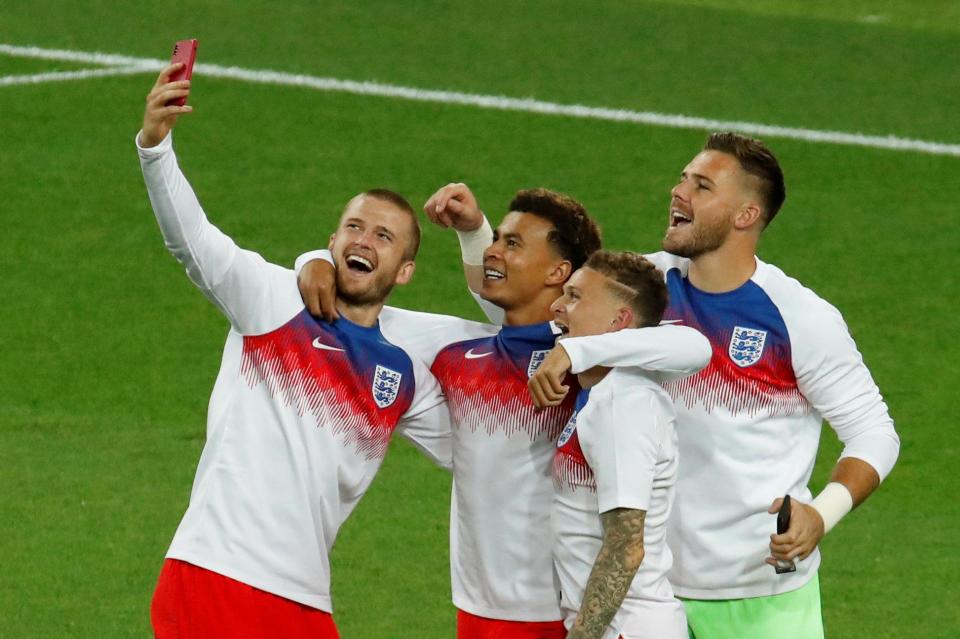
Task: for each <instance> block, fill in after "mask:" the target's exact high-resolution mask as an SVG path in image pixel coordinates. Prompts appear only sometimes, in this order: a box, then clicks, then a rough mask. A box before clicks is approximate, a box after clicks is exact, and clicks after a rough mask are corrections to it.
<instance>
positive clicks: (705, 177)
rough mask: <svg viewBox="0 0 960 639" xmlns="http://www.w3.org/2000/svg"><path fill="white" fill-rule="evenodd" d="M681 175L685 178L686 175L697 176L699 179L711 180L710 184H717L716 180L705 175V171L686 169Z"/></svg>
mask: <svg viewBox="0 0 960 639" xmlns="http://www.w3.org/2000/svg"><path fill="white" fill-rule="evenodd" d="M680 177H683V178H685V177H695V178H697V179H698V180H706V181H707V182H709V183H710V184H716V182H714V181H713V180H711V179H710V178H708V177H707V176H706V175H704V174H703V173H687V172H686V171H684V172H683V173H681V174H680Z"/></svg>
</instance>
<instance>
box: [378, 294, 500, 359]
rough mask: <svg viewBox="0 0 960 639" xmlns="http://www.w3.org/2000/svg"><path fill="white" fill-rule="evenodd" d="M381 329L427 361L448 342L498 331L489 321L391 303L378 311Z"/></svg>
mask: <svg viewBox="0 0 960 639" xmlns="http://www.w3.org/2000/svg"><path fill="white" fill-rule="evenodd" d="M380 329H381V331H382V332H383V334H384V336H385V337H386V338H387V339H389V340H390V341H391V342H393V343H395V344H397V345H399V346H400V347H402V348H404V349H406V350H409V351H410V352H411V353H412V354H413V355H414V356H416V357H419V358H420V359H422V360H423V361H424V362H427V363H429V362H432V361H433V360H434V358H435V357H436V356H437V353H438V352H439V351H440V350H441V349H443V348H444V347H445V346H447V345H449V344H451V343H454V342H458V341H462V340H466V339H471V338H478V337H485V336H490V335H495V334H496V332H497V327H496V326H493V325H491V324H483V323H481V322H473V321H470V320H465V319H461V318H459V317H454V316H452V315H440V314H437V313H424V312H421V311H409V310H406V309H402V308H396V307H393V306H384V307H383V310H382V311H380Z"/></svg>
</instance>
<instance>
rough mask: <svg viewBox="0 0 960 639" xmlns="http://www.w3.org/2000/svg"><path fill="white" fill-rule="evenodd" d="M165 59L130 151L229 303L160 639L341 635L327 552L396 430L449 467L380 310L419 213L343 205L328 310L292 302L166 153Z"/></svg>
mask: <svg viewBox="0 0 960 639" xmlns="http://www.w3.org/2000/svg"><path fill="white" fill-rule="evenodd" d="M179 66H180V65H171V66H170V67H168V68H166V69H165V70H164V71H163V72H162V73H161V74H160V76H159V78H158V79H157V82H156V84H155V86H154V88H153V90H152V91H151V92H150V94H149V96H148V97H147V107H146V112H145V114H144V120H143V129H142V130H141V132H140V133H139V135H138V136H137V148H138V152H139V155H140V163H141V168H142V170H143V175H144V180H145V181H146V185H147V191H148V193H149V195H150V202H151V204H152V205H153V209H154V213H155V214H156V217H157V222H158V223H159V225H160V230H161V231H162V233H163V237H164V240H165V242H166V245H167V248H168V249H170V251H171V252H172V253H173V254H174V256H175V257H176V258H177V259H178V260H179V261H180V262H181V263H182V264H183V265H184V266H185V267H186V270H187V274H188V276H189V277H190V279H191V280H192V281H193V282H194V284H196V285H197V287H199V288H200V290H201V291H202V292H203V294H204V295H205V296H206V297H207V298H208V299H209V300H210V301H211V302H212V303H213V304H214V305H215V306H216V307H217V308H218V309H219V310H220V311H221V312H222V313H223V314H224V315H225V316H226V318H227V319H228V320H229V322H230V332H229V335H228V337H227V342H226V345H225V346H224V350H223V360H222V363H221V367H220V373H219V375H218V377H217V382H216V385H215V387H214V389H213V394H212V396H211V398H210V406H209V412H208V419H207V441H206V444H205V446H204V449H203V453H202V455H201V457H200V463H199V466H198V468H197V474H196V478H195V480H194V484H193V491H192V493H191V496H190V504H189V506H188V508H187V512H186V513H185V514H184V516H183V520H182V521H181V522H180V526H179V527H178V529H177V532H176V535H175V536H174V539H173V542H172V544H171V545H170V549H169V551H168V552H167V560H166V562H165V564H164V567H163V570H162V572H161V575H160V581H159V584H158V585H157V590H156V593H155V595H154V600H153V607H152V619H153V627H154V632H155V635H156V637H157V638H158V639H194V638H195V639H217V638H219V637H224V638H226V637H230V638H231V639H237V638H240V637H242V638H250V639H254V638H255V639H267V638H268V637H269V638H274V637H284V638H285V639H290V638H297V637H303V638H307V637H309V638H310V639H331V638H336V637H337V636H338V635H337V630H336V626H335V625H334V623H333V619H332V618H331V612H332V609H333V608H332V603H331V600H330V565H329V559H328V557H329V552H330V548H331V547H332V545H333V542H334V539H335V537H336V535H337V531H338V530H339V528H340V526H341V525H342V524H343V522H344V520H346V518H347V517H348V516H349V514H350V512H351V511H352V510H353V508H354V507H355V506H356V504H357V502H358V501H359V500H360V498H361V496H362V495H363V494H364V492H365V491H366V489H367V487H368V486H369V485H370V482H371V480H372V479H373V476H374V474H375V473H376V472H377V469H378V468H379V466H380V463H381V461H382V459H383V456H384V454H385V453H386V451H387V444H388V442H389V439H390V437H391V435H392V433H393V431H394V429H398V430H400V431H401V432H402V433H403V434H404V435H405V436H407V437H408V438H409V439H411V440H413V442H414V443H415V444H416V445H418V446H419V447H420V448H422V449H423V450H425V451H426V452H427V453H428V454H429V455H430V456H431V457H432V458H434V459H435V460H436V461H438V462H439V463H441V464H442V465H445V466H449V465H450V463H451V459H450V455H451V452H450V424H449V412H448V410H447V408H446V405H445V404H444V403H443V398H442V395H441V393H440V390H439V386H438V384H437V382H436V380H435V379H434V378H433V376H432V375H431V374H430V372H429V370H427V368H426V366H425V365H424V364H423V363H422V362H420V361H419V360H418V359H417V358H415V357H411V356H410V355H408V353H407V351H406V350H404V349H402V348H401V347H399V346H397V345H396V343H395V342H394V341H393V340H392V339H391V338H390V337H389V336H387V335H385V334H384V333H382V332H381V330H380V326H379V323H378V316H379V313H380V310H381V308H382V306H383V304H384V301H385V300H386V298H387V295H388V294H389V293H390V290H391V289H392V288H393V286H394V285H396V284H405V283H406V282H407V281H408V280H409V279H410V277H411V276H412V275H413V270H414V263H413V258H414V256H415V254H416V252H417V247H418V245H419V241H420V228H419V225H418V223H417V219H416V215H415V214H414V212H413V210H412V209H411V208H410V205H409V204H407V202H406V200H404V199H403V198H402V197H400V196H399V195H397V194H395V193H393V192H391V191H385V190H373V191H366V192H364V193H361V194H359V195H357V196H356V197H354V198H353V199H352V200H350V202H349V203H348V204H347V207H346V209H345V210H344V212H343V214H342V216H341V218H340V222H339V226H338V228H337V230H336V232H335V233H334V235H333V236H332V237H331V241H330V249H331V251H332V252H333V254H334V255H335V256H336V259H337V261H338V263H339V264H341V268H340V269H339V271H338V273H337V290H338V293H337V298H336V308H337V311H338V312H339V315H340V319H339V320H338V321H337V322H336V323H335V324H333V323H328V322H325V321H318V320H316V319H314V318H313V317H312V316H311V315H310V313H309V312H307V310H306V309H305V308H304V306H303V303H302V302H301V299H300V294H299V292H298V290H297V282H296V276H295V274H294V272H293V271H291V270H289V269H284V268H281V267H279V266H276V265H273V264H270V263H268V262H266V261H265V260H264V259H263V258H262V257H260V256H259V255H257V254H256V253H253V252H250V251H245V250H242V249H240V248H239V247H238V246H237V245H236V244H234V243H233V241H232V240H231V239H230V238H229V237H227V236H226V235H224V234H223V233H222V232H221V231H220V230H219V229H217V228H216V227H215V226H213V225H212V224H211V223H210V222H209V221H207V218H206V216H205V214H204V212H203V210H202V209H201V207H200V204H199V202H198V201H197V198H196V196H195V195H194V193H193V190H192V189H191V187H190V185H189V184H188V183H187V181H186V178H185V177H184V176H183V174H182V173H181V172H180V169H179V167H178V165H177V160H176V156H175V155H174V152H173V143H172V135H171V129H172V127H173V125H174V123H175V120H176V118H177V117H178V116H180V115H183V114H185V113H188V112H189V111H190V107H186V106H182V107H181V106H168V105H167V104H168V102H169V101H170V100H172V99H175V98H178V97H184V96H186V95H187V94H188V93H189V82H186V81H181V82H170V81H169V78H170V74H171V73H172V72H174V71H176V70H177V69H178V68H179Z"/></svg>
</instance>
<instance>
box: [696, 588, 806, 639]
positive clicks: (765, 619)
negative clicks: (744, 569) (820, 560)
mask: <svg viewBox="0 0 960 639" xmlns="http://www.w3.org/2000/svg"><path fill="white" fill-rule="evenodd" d="M681 601H682V602H683V608H684V610H685V611H686V613H687V626H688V628H687V629H688V631H689V633H690V639H823V616H822V615H821V613H820V577H819V575H814V576H813V579H811V580H810V581H809V582H808V583H807V584H806V585H805V586H804V587H802V588H800V589H799V590H794V591H792V592H785V593H783V594H782V595H770V596H769V597H751V598H749V599H718V600H705V599H681Z"/></svg>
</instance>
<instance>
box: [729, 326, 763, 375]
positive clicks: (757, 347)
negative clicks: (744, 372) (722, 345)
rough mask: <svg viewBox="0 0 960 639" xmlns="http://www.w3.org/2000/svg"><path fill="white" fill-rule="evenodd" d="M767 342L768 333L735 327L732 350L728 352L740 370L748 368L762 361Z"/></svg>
mask: <svg viewBox="0 0 960 639" xmlns="http://www.w3.org/2000/svg"><path fill="white" fill-rule="evenodd" d="M766 341H767V331H761V330H759V329H756V328H744V327H742V326H734V327H733V337H731V338H730V348H728V349H727V352H728V353H729V354H730V359H732V360H733V363H734V364H736V365H737V366H739V367H740V368H746V367H747V366H753V365H754V364H756V363H757V362H759V361H760V357H761V356H762V355H763V345H764V343H765V342H766Z"/></svg>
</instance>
